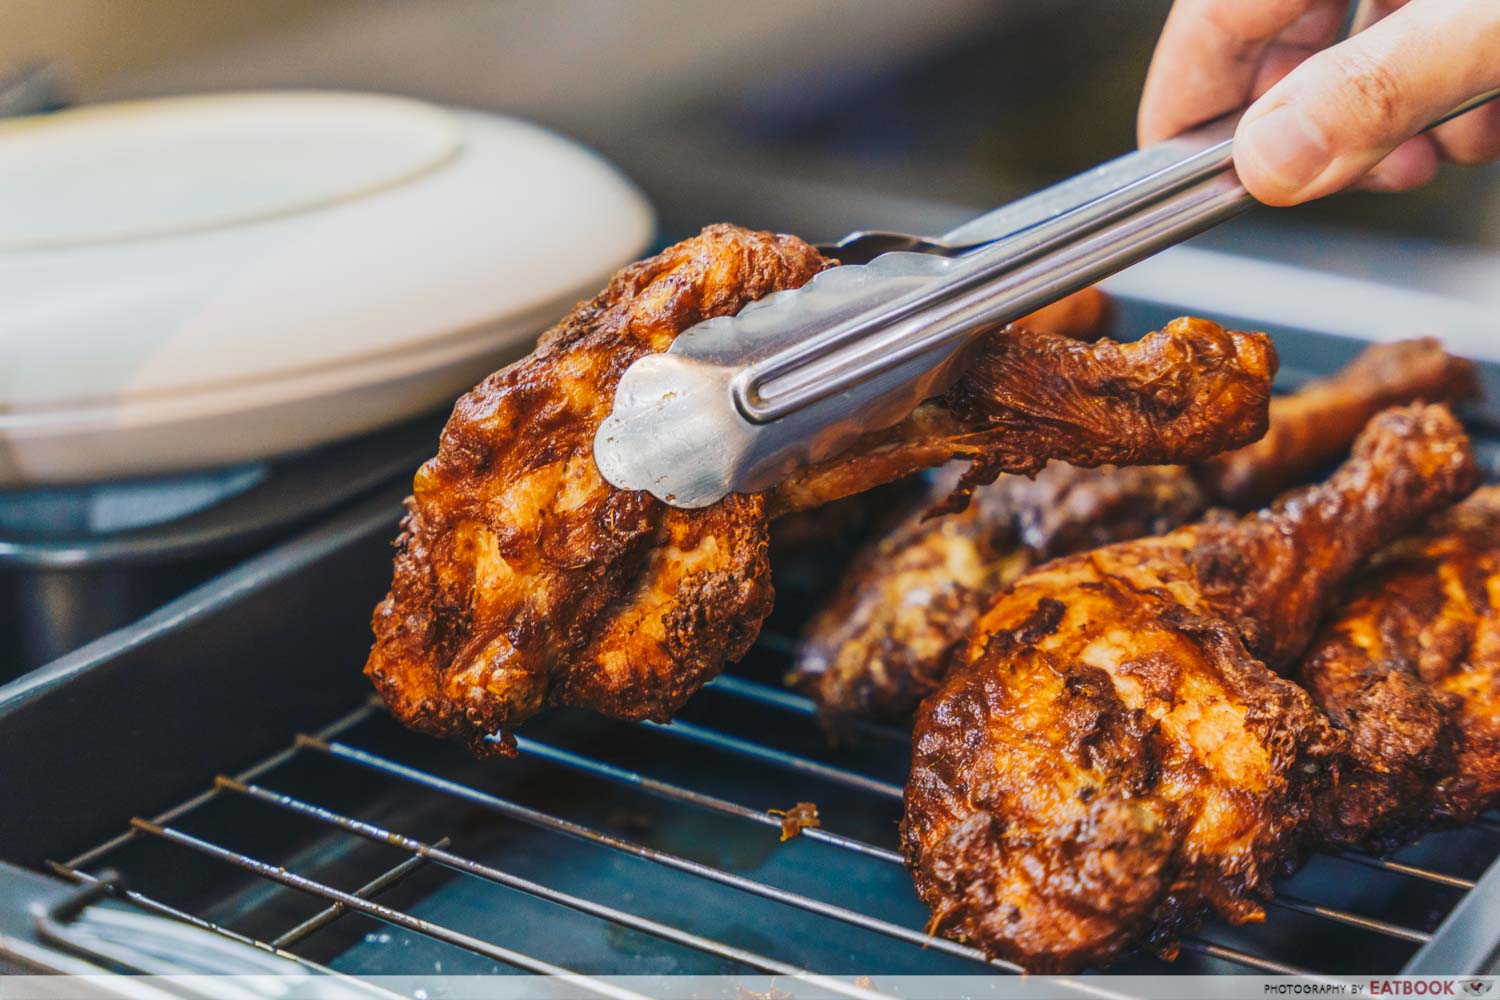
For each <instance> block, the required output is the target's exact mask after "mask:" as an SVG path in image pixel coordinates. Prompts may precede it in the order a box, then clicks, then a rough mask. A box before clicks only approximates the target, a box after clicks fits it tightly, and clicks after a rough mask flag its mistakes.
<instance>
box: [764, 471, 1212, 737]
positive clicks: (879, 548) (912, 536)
mask: <svg viewBox="0 0 1500 1000" xmlns="http://www.w3.org/2000/svg"><path fill="white" fill-rule="evenodd" d="M952 478H953V477H952V476H945V477H943V478H941V479H939V480H938V481H937V482H936V483H934V484H933V487H934V488H933V490H932V492H931V494H930V502H929V504H924V505H923V506H922V507H921V508H919V509H917V510H915V511H914V512H912V513H911V514H910V515H908V517H907V518H906V519H905V520H904V521H902V522H901V523H900V524H899V525H898V526H897V527H896V528H895V530H893V531H891V532H890V533H889V534H887V535H885V536H884V537H882V538H879V539H877V540H875V541H874V542H871V543H870V544H869V545H867V546H866V547H865V548H863V549H861V550H860V552H859V553H858V555H856V556H855V559H854V562H853V563H852V564H851V566H850V568H849V571H848V573H847V574H846V575H845V577H844V580H843V583H842V585H841V586H840V588H839V590H838V591H837V593H835V595H834V597H833V598H832V600H830V601H829V602H828V603H827V604H826V605H824V606H823V607H822V609H820V610H819V611H818V613H817V614H816V615H814V616H813V617H812V619H811V620H810V621H809V622H808V623H807V626H806V628H805V629H804V631H803V638H802V643H801V645H800V646H799V648H798V653H797V658H796V661H795V662H794V664H793V667H792V671H791V672H790V673H789V674H788V675H787V683H788V684H789V685H790V686H792V687H794V688H796V689H797V690H799V691H801V692H802V693H804V694H806V695H807V696H808V697H810V698H812V699H813V700H814V701H815V702H816V703H817V705H818V709H819V717H820V719H821V720H822V721H823V722H824V723H825V724H826V725H827V726H828V727H829V728H830V729H832V730H834V731H837V730H839V729H840V728H842V727H843V725H844V723H846V722H847V720H849V719H850V718H854V717H869V716H873V717H877V718H889V719H903V718H909V716H910V715H911V712H912V710H913V709H915V708H916V707H917V703H918V702H919V701H921V700H922V698H924V697H925V696H927V695H928V694H930V693H931V692H932V691H934V690H935V689H936V688H937V686H938V684H939V683H941V681H942V679H943V675H944V674H945V673H947V670H948V667H949V666H950V664H951V661H952V657H953V654H954V652H955V651H956V650H958V649H959V648H961V646H962V644H963V639H964V637H965V636H966V635H967V634H968V632H969V629H970V628H971V627H972V626H973V624H974V622H975V621H976V620H977V619H978V618H979V613H980V612H981V611H982V610H983V609H984V605H985V604H986V603H987V602H988V601H989V599H990V597H992V596H993V595H994V594H995V593H996V592H997V591H998V590H1000V588H1001V587H1004V586H1006V585H1007V584H1010V583H1012V582H1014V581H1015V580H1016V578H1017V577H1019V576H1020V575H1021V574H1022V573H1024V572H1026V571H1027V570H1029V569H1032V568H1033V567H1035V566H1036V565H1038V564H1039V563H1041V562H1044V561H1046V560H1047V559H1051V558H1054V557H1056V556H1061V555H1067V554H1069V553H1072V552H1078V551H1081V550H1083V549H1088V548H1094V547H1097V546H1099V545H1105V544H1108V543H1109V542H1114V541H1123V540H1126V539H1130V538H1139V537H1141V536H1142V535H1154V534H1160V533H1161V532H1164V531H1169V530H1171V529H1172V528H1175V527H1177V526H1178V525H1179V524H1183V523H1185V522H1187V521H1189V520H1191V519H1192V518H1193V517H1195V516H1196V515H1198V514H1199V513H1200V512H1201V511H1202V509H1203V497H1202V494H1201V493H1199V491H1198V487H1197V486H1196V485H1195V484H1194V482H1193V480H1192V477H1191V476H1189V475H1188V474H1187V471H1186V470H1185V469H1183V468H1181V467H1179V466H1165V465H1146V466H1131V467H1125V468H1121V467H1118V466H1102V467H1100V468H1098V469H1081V468H1079V467H1078V466H1076V465H1067V464H1065V463H1063V462H1053V463H1052V464H1050V465H1048V466H1047V467H1046V468H1045V469H1043V470H1042V471H1041V472H1040V473H1038V474H1037V477H1036V478H1035V479H1027V478H1025V477H1024V476H1003V477H1001V479H1000V480H999V481H998V482H995V483H993V484H991V485H989V486H982V487H980V488H979V489H977V490H976V491H975V492H974V495H973V498H972V500H971V502H970V504H969V506H968V507H967V508H966V509H965V510H962V511H960V512H958V513H956V514H948V515H945V516H941V517H929V516H927V507H928V506H930V503H931V502H940V501H941V500H942V499H943V498H945V497H946V496H947V495H948V494H949V493H950V492H951V489H952V486H951V480H952Z"/></svg>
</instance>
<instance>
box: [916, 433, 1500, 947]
mask: <svg viewBox="0 0 1500 1000" xmlns="http://www.w3.org/2000/svg"><path fill="white" fill-rule="evenodd" d="M1475 476H1476V471H1475V466H1474V462H1473V459H1472V457H1471V455H1470V453H1469V449H1468V442H1467V439H1466V438H1465V437H1464V434H1463V431H1462V429H1461V428H1460V427H1459V425H1458V423H1457V421H1455V420H1454V419H1453V417H1452V416H1451V414H1449V412H1448V411H1447V409H1446V408H1445V407H1441V406H1427V407H1421V406H1413V407H1408V408H1403V409H1398V410H1388V411H1386V412H1384V413H1382V414H1380V415H1379V416H1377V417H1376V418H1375V419H1374V420H1373V421H1372V422H1371V423H1370V425H1369V427H1368V428H1366V430H1365V431H1364V432H1363V433H1362V434H1361V435H1360V437H1359V440H1358V441H1357V443H1356V445H1355V448H1354V453H1353V455H1352V457H1351V458H1350V459H1349V460H1348V461H1347V462H1346V463H1345V464H1344V465H1343V466H1342V467H1341V468H1340V469H1339V471H1338V472H1337V473H1335V475H1334V476H1333V477H1332V478H1331V479H1330V480H1328V482H1326V483H1324V484H1322V485H1319V486H1314V487H1309V488H1306V489H1303V490H1299V491H1296V492H1293V493H1290V494H1288V495H1286V496H1285V497H1284V498H1283V499H1282V500H1281V501H1280V502H1279V503H1278V504H1277V505H1276V506H1275V507H1272V508H1270V509H1268V510H1264V511H1261V512H1259V513H1255V514H1251V515H1248V516H1246V517H1244V518H1242V519H1239V520H1234V519H1230V518H1227V517H1226V518H1215V519H1210V520H1208V521H1205V522H1203V523H1200V524H1195V525H1191V526H1188V527H1185V528H1180V529H1178V530H1176V531H1174V532H1172V533H1170V534H1167V535H1164V536H1162V537H1159V538H1151V539H1144V540H1139V541H1134V542H1124V543H1120V544H1116V545H1111V546H1107V547H1105V548H1101V549H1096V550H1094V551H1092V552H1088V553H1083V554H1080V555H1075V556H1071V557H1068V558H1066V559H1060V560H1057V561H1054V562H1052V563H1049V564H1047V565H1046V566H1044V567H1041V568H1040V569H1038V570H1036V571H1034V572H1032V573H1030V574H1028V575H1026V576H1024V577H1022V578H1021V579H1020V580H1019V581H1017V582H1016V583H1015V584H1014V585H1013V586H1012V587H1010V588H1009V589H1008V590H1006V591H1004V592H1003V593H1002V594H1001V595H1000V596H999V597H998V598H997V599H996V600H995V601H994V603H993V604H992V605H991V606H990V607H989V608H988V609H987V610H986V611H985V613H984V615H983V616H982V617H981V619H980V621H979V623H978V625H977V626H976V627H975V630H974V632H973V634H972V636H971V638H970V641H969V644H968V648H967V651H966V654H965V658H964V659H965V662H964V663H963V665H962V666H960V667H958V668H957V669H956V670H954V672H953V673H952V674H950V675H949V677H948V679H947V680H946V681H945V683H944V684H943V686H942V687H941V688H940V689H939V690H938V691H937V693H935V694H934V695H932V697H930V698H928V699H927V700H926V701H925V702H923V704H922V708H921V710H920V712H919V713H918V716H917V723H916V731H915V736H914V759H913V763H912V773H911V779H910V781H909V783H908V785H907V789H906V815H905V819H904V821H903V824H902V843H903V848H904V850H905V853H906V857H907V860H908V862H909V864H910V866H911V868H912V870H913V873H914V876H915V880H916V886H917V891H918V893H919V894H920V895H921V897H922V899H923V900H924V901H926V903H927V904H928V905H929V906H930V907H931V908H932V923H931V927H932V929H933V930H934V931H941V932H943V933H946V934H949V935H951V936H954V937H958V938H962V939H963V940H967V941H969V942H971V943H974V944H976V945H979V946H981V947H983V948H984V949H985V950H986V951H988V952H990V953H992V954H995V955H999V956H1003V957H1005V958H1009V959H1012V960H1014V961H1017V962H1019V963H1021V964H1022V965H1024V966H1026V967H1027V968H1030V969H1033V970H1037V971H1049V970H1070V969H1077V968H1079V967H1082V966H1085V965H1099V964H1104V963H1108V962H1110V961H1112V960H1114V959H1116V958H1118V957H1119V956H1121V955H1122V954H1124V953H1126V952H1128V951H1130V950H1132V949H1135V948H1137V947H1142V946H1146V947H1153V948H1157V949H1165V950H1170V949H1171V947H1172V945H1173V942H1174V941H1175V938H1176V935H1178V934H1179V933H1181V932H1182V931H1183V930H1184V929H1185V928H1188V927H1190V926H1191V925H1193V924H1194V923H1195V922H1196V921H1197V920H1198V919H1200V917H1201V915H1202V914H1203V913H1204V911H1205V910H1209V909H1211V910H1213V911H1214V912H1217V913H1219V914H1220V915H1221V916H1224V917H1225V918H1227V919H1229V920H1231V921H1240V922H1243V921H1246V920H1254V919H1258V918H1259V917H1260V916H1261V914H1262V911H1261V907H1260V901H1261V900H1262V899H1264V898H1265V897H1266V896H1267V895H1268V893H1269V891H1270V889H1269V881H1270V879H1271V878H1272V877H1273V876H1274V875H1275V874H1277V873H1278V872H1279V871H1281V870H1283V869H1284V868H1285V867H1286V866H1288V865H1289V864H1290V863H1292V862H1294V861H1295V860H1296V858H1297V857H1298V855H1299V852H1300V850H1301V847H1302V842H1303V840H1304V838H1305V837H1306V836H1307V829H1308V826H1309V824H1308V823H1307V820H1308V818H1309V816H1310V814H1311V812H1312V810H1313V806H1314V803H1315V802H1316V801H1317V799H1318V797H1319V796H1321V795H1323V794H1325V793H1326V791H1327V789H1328V788H1329V787H1331V784H1332V781H1333V778H1334V768H1335V765H1336V762H1337V760H1338V754H1339V750H1340V745H1341V742H1342V735H1341V734H1340V733H1339V731H1338V730H1337V729H1335V728H1334V727H1333V725H1332V724H1331V723H1330V722H1329V721H1328V719H1327V717H1326V716H1325V715H1324V714H1323V713H1322V712H1320V711H1319V710H1318V709H1317V707H1316V706H1315V705H1314V704H1313V703H1312V700H1311V699H1310V698H1309V697H1308V695H1307V694H1306V692H1304V691H1303V690H1302V689H1301V688H1299V687H1297V686H1296V685H1295V684H1293V683H1291V682H1290V681H1287V680H1284V679H1282V678H1281V677H1279V676H1277V674H1276V673H1275V672H1274V671H1273V669H1272V668H1273V667H1278V666H1285V665H1286V664H1287V663H1289V662H1290V661H1291V660H1292V659H1293V658H1294V657H1295V656H1296V655H1297V654H1298V653H1299V652H1301V650H1302V648H1303V647H1304V646H1305V645H1306V643H1307V641H1308V639H1309V638H1310V637H1311V634H1312V631H1313V629H1314V627H1315V625H1316V622H1317V619H1318V617H1319V615H1320V613H1321V612H1322V611H1323V609H1324V607H1325V605H1326V603H1327V602H1328V601H1329V600H1330V599H1331V598H1333V597H1335V596H1336V594H1337V591H1338V588H1339V587H1340V586H1341V584H1342V583H1343V582H1344V581H1345V579H1346V578H1347V577H1348V576H1349V575H1350V573H1351V572H1352V571H1353V570H1354V569H1355V568H1356V567H1357V566H1358V565H1359V564H1360V563H1361V561H1362V560H1363V559H1365V558H1366V557H1367V556H1368V555H1369V554H1370V553H1372V552H1373V551H1375V550H1376V549H1377V548H1379V546H1380V544H1381V542H1382V541H1383V540H1384V539H1385V538H1388V537H1390V536H1391V535H1392V534H1394V533H1398V532H1400V531H1402V530H1404V529H1406V528H1408V527H1409V526H1410V525H1411V524H1412V523H1413V522H1414V521H1415V520H1417V519H1419V518H1421V517H1423V516H1425V515H1427V514H1428V513H1430V512H1431V511H1433V510H1435V509H1437V508H1440V507H1441V506H1443V505H1445V504H1446V503H1449V502H1451V501H1452V500H1454V499H1455V498H1457V497H1459V496H1462V495H1463V494H1464V493H1465V492H1467V491H1468V490H1469V489H1471V488H1472V486H1473V483H1474V479H1475Z"/></svg>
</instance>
